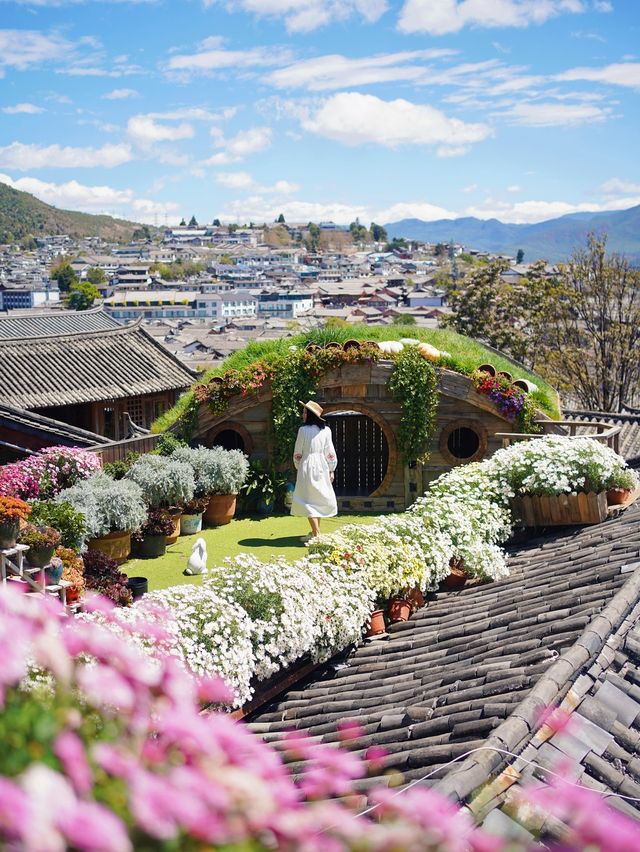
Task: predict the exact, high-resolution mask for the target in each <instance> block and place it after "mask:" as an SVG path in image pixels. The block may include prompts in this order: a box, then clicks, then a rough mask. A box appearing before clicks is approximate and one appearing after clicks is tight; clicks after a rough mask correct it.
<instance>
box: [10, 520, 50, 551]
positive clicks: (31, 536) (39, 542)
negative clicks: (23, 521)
mask: <svg viewBox="0 0 640 852" xmlns="http://www.w3.org/2000/svg"><path fill="white" fill-rule="evenodd" d="M18 540H19V542H20V544H26V545H28V546H29V547H32V548H33V549H34V550H40V549H41V548H43V549H44V548H47V547H57V546H58V545H59V544H60V533H59V532H58V530H54V528H53V527H45V526H36V524H27V525H26V526H25V527H23V528H22V529H21V530H20V536H19V539H18Z"/></svg>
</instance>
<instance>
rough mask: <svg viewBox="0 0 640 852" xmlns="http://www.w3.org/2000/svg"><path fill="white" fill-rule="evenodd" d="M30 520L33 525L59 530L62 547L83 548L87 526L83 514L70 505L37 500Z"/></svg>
mask: <svg viewBox="0 0 640 852" xmlns="http://www.w3.org/2000/svg"><path fill="white" fill-rule="evenodd" d="M29 519H30V521H31V523H32V524H37V525H39V526H47V527H53V528H54V530H58V532H59V533H60V544H61V545H62V547H66V548H71V549H73V550H79V549H80V547H81V546H82V542H83V541H84V537H85V533H86V531H87V525H86V524H85V520H84V515H83V514H82V512H78V511H77V510H76V509H74V508H73V506H72V505H71V504H70V503H54V502H53V501H52V500H35V501H34V502H33V503H32V504H31V515H30V518H29Z"/></svg>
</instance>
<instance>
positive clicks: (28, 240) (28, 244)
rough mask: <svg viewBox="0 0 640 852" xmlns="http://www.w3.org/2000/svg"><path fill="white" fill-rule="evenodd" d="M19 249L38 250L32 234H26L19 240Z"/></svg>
mask: <svg viewBox="0 0 640 852" xmlns="http://www.w3.org/2000/svg"><path fill="white" fill-rule="evenodd" d="M20 248H22V249H24V251H34V249H37V248H38V244H37V242H36V240H35V237H34V236H33V234H26V235H25V236H24V237H22V238H21V240H20Z"/></svg>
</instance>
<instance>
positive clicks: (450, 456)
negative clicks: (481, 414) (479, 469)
mask: <svg viewBox="0 0 640 852" xmlns="http://www.w3.org/2000/svg"><path fill="white" fill-rule="evenodd" d="M487 441H488V436H487V431H486V429H485V428H484V427H483V426H482V425H481V424H480V423H479V422H478V421H477V420H455V421H453V422H452V423H448V424H447V425H446V426H445V427H444V429H443V430H442V432H441V434H440V452H441V453H442V455H443V456H444V457H445V459H446V460H447V461H448V462H449V463H450V464H463V463H465V462H472V461H478V460H479V459H481V458H483V456H484V455H485V453H486V451H487Z"/></svg>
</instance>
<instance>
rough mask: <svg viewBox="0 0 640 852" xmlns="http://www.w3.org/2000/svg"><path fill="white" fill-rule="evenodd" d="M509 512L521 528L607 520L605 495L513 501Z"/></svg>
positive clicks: (525, 498) (566, 495) (515, 498)
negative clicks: (517, 520)
mask: <svg viewBox="0 0 640 852" xmlns="http://www.w3.org/2000/svg"><path fill="white" fill-rule="evenodd" d="M511 511H512V512H513V515H514V517H515V518H519V519H520V520H521V521H522V523H523V524H524V525H525V527H550V526H562V525H567V524H599V523H601V522H602V521H604V520H605V519H606V517H607V493H606V491H601V492H600V493H598V494H595V493H594V492H591V493H590V494H560V495H558V496H557V497H530V496H524V497H514V498H513V500H512V501H511Z"/></svg>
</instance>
